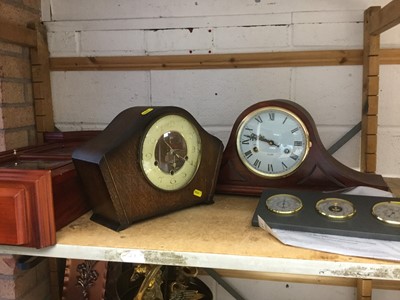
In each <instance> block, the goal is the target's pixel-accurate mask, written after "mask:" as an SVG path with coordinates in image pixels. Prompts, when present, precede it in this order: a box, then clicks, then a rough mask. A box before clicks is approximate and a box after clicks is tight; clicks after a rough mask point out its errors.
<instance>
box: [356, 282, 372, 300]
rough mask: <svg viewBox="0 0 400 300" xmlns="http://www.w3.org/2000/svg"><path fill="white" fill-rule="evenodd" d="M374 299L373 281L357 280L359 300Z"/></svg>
mask: <svg viewBox="0 0 400 300" xmlns="http://www.w3.org/2000/svg"><path fill="white" fill-rule="evenodd" d="M371 299H372V280H371V279H357V300H371Z"/></svg>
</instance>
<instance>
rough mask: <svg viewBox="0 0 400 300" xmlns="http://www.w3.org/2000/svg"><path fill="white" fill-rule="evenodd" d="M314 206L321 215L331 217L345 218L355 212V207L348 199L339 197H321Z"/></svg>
mask: <svg viewBox="0 0 400 300" xmlns="http://www.w3.org/2000/svg"><path fill="white" fill-rule="evenodd" d="M315 208H316V209H317V211H318V212H319V213H320V214H321V215H323V216H325V217H328V218H331V219H347V218H350V217H352V216H353V215H354V214H355V213H356V209H355V208H354V206H353V204H352V203H351V202H350V201H348V200H345V199H340V198H325V199H321V200H319V201H318V202H317V204H316V205H315Z"/></svg>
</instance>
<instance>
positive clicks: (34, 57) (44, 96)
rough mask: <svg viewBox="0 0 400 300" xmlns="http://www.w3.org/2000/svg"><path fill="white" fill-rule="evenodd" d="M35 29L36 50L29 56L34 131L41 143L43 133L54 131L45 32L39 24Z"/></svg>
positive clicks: (32, 49) (33, 49) (32, 50)
mask: <svg viewBox="0 0 400 300" xmlns="http://www.w3.org/2000/svg"><path fill="white" fill-rule="evenodd" d="M35 28H36V32H37V46H36V48H31V50H30V51H31V52H30V54H31V67H32V85H33V99H34V103H35V119H36V131H37V134H38V140H39V142H41V141H43V133H44V132H46V131H54V119H53V104H52V97H51V83H50V63H49V50H48V46H47V38H46V31H45V28H44V26H43V25H42V24H40V23H37V24H36V25H35Z"/></svg>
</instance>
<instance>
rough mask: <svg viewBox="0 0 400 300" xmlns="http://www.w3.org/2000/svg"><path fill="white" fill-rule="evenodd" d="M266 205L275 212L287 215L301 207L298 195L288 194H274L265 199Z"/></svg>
mask: <svg viewBox="0 0 400 300" xmlns="http://www.w3.org/2000/svg"><path fill="white" fill-rule="evenodd" d="M265 205H266V207H267V208H268V209H269V210H270V211H272V212H274V213H277V214H282V215H289V214H293V213H295V212H298V211H299V210H300V209H302V208H303V203H302V201H301V199H300V198H299V197H296V196H294V195H290V194H276V195H272V196H270V197H269V198H268V199H267V200H266V201H265Z"/></svg>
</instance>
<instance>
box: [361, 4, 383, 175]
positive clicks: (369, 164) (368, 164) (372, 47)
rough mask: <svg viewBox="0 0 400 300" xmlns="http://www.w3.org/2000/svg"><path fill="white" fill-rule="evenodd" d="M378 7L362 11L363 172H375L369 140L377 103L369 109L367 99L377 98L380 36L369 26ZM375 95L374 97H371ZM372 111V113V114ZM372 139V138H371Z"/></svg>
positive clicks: (373, 145)
mask: <svg viewBox="0 0 400 300" xmlns="http://www.w3.org/2000/svg"><path fill="white" fill-rule="evenodd" d="M379 10H380V7H378V6H374V7H370V8H368V9H367V10H366V11H365V12H364V51H363V91H362V99H361V108H362V125H361V163H360V169H361V171H363V172H367V173H375V171H376V150H377V145H376V143H372V142H371V140H372V139H371V135H376V133H377V131H378V129H377V127H378V122H377V114H378V103H377V101H375V103H373V107H374V110H373V111H371V110H369V107H370V105H369V102H368V101H369V100H370V99H374V100H377V99H378V97H377V96H378V93H379V76H378V75H379V64H378V63H377V62H380V56H379V54H380V51H379V48H380V36H379V35H375V36H373V35H371V34H370V33H369V32H370V26H371V22H372V21H371V19H372V16H373V15H375V14H376V13H377V12H379ZM371 96H372V97H376V98H371ZM372 113H373V114H372ZM373 139H374V138H373Z"/></svg>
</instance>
